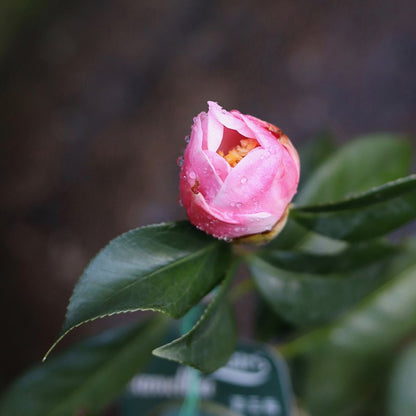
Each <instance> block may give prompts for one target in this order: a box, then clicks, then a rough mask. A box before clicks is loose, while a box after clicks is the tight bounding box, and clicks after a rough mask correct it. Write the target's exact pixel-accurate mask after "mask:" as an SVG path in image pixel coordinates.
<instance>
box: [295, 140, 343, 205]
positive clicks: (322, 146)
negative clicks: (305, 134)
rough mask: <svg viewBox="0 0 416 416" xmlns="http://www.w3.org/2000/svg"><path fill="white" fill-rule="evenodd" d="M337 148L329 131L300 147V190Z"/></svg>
mask: <svg viewBox="0 0 416 416" xmlns="http://www.w3.org/2000/svg"><path fill="white" fill-rule="evenodd" d="M335 149H336V144H335V142H334V140H333V138H332V136H331V135H330V134H329V133H328V132H323V133H321V134H319V135H318V136H317V137H315V138H314V139H312V140H310V141H309V142H307V143H306V144H305V145H303V146H302V147H301V148H300V149H299V158H300V160H301V163H302V169H301V175H300V182H299V187H298V190H299V191H300V190H301V189H303V187H304V186H305V185H306V183H307V182H308V180H309V178H310V177H311V175H312V174H313V173H314V172H315V170H316V169H318V168H319V167H320V166H321V165H322V164H323V163H324V162H325V161H326V160H327V159H328V157H329V156H330V155H331V154H332V153H333V152H334V151H335ZM295 201H296V199H295Z"/></svg>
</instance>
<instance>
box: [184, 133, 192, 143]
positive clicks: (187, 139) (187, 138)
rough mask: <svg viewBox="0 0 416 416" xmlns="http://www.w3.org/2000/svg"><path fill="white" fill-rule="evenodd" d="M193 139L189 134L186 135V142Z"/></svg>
mask: <svg viewBox="0 0 416 416" xmlns="http://www.w3.org/2000/svg"><path fill="white" fill-rule="evenodd" d="M190 140H191V136H190V135H189V134H188V135H187V136H186V137H185V142H186V143H189V141H190Z"/></svg>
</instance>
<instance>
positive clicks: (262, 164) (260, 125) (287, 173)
mask: <svg viewBox="0 0 416 416" xmlns="http://www.w3.org/2000/svg"><path fill="white" fill-rule="evenodd" d="M208 105H209V110H208V113H205V112H202V113H200V114H199V115H198V116H196V117H195V118H194V124H193V126H192V132H191V135H190V140H189V143H188V145H187V148H186V150H185V154H184V157H183V159H181V173H180V197H181V201H182V204H183V206H184V207H185V209H186V211H187V214H188V217H189V220H190V221H191V223H192V224H194V225H195V226H196V227H198V228H199V229H201V230H203V231H205V232H207V233H208V234H211V235H213V236H214V237H217V238H221V239H225V240H231V239H235V238H239V237H243V236H251V235H253V234H254V235H258V234H263V236H264V238H263V239H266V240H267V239H270V234H275V233H273V230H274V231H277V230H280V229H281V228H282V227H283V225H284V222H285V221H286V217H287V212H288V206H289V204H290V201H291V200H292V198H293V196H294V195H295V193H296V189H297V185H298V182H299V173H300V164H299V156H298V154H297V152H296V150H295V148H294V147H293V145H292V143H291V142H290V140H289V138H288V137H287V136H285V135H284V134H283V133H282V132H281V130H280V129H278V128H277V127H275V126H273V125H272V124H270V123H267V122H265V121H262V120H259V119H258V118H255V117H253V116H250V115H244V114H241V113H240V112H239V111H237V110H232V111H230V112H228V111H225V110H223V109H222V108H221V107H220V106H219V105H218V104H217V103H215V102H212V101H209V102H208ZM265 235H268V237H267V238H266V237H265ZM261 239H262V237H261V236H260V240H261Z"/></svg>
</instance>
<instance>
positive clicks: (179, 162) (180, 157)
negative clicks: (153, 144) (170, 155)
mask: <svg viewBox="0 0 416 416" xmlns="http://www.w3.org/2000/svg"><path fill="white" fill-rule="evenodd" d="M176 164H177V165H178V166H179V167H180V168H181V167H182V165H183V156H179V157H178V158H177V159H176Z"/></svg>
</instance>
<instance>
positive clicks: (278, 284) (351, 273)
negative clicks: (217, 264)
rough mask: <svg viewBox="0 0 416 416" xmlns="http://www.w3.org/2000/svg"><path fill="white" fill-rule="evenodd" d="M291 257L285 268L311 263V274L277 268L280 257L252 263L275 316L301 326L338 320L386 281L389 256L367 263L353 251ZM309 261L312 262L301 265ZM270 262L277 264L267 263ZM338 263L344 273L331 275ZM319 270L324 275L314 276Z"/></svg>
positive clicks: (262, 258)
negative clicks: (356, 260) (385, 270)
mask: <svg viewBox="0 0 416 416" xmlns="http://www.w3.org/2000/svg"><path fill="white" fill-rule="evenodd" d="M369 251H370V250H369ZM291 256H292V257H291V259H290V261H288V259H285V263H286V264H284V266H285V267H286V266H290V267H286V268H289V269H290V268H292V269H293V268H295V269H298V270H299V269H304V268H305V269H306V268H307V265H308V264H309V268H310V270H311V272H310V273H308V272H305V271H302V272H299V271H291V270H285V269H283V268H281V267H276V264H279V262H280V265H282V259H278V255H276V256H273V255H269V256H267V255H262V257H256V256H252V257H251V258H250V261H249V263H250V270H251V273H252V275H253V276H254V280H255V282H256V285H257V287H258V289H259V291H260V293H261V294H262V295H263V297H264V298H265V299H266V300H267V301H268V303H269V305H270V306H271V307H272V309H273V310H274V311H275V313H277V314H278V315H280V316H282V317H284V318H285V319H286V320H287V321H289V322H291V323H293V324H295V325H297V326H301V327H306V326H310V325H316V324H320V323H325V322H328V321H331V320H333V319H335V317H336V316H338V315H340V314H341V313H343V312H345V311H346V310H348V309H349V308H351V307H352V306H353V305H354V304H356V303H357V302H358V301H359V300H360V299H361V298H363V297H364V296H365V295H367V294H368V293H370V292H371V291H373V290H374V289H376V288H377V287H379V286H380V285H381V284H382V283H383V282H384V281H385V279H386V277H385V275H384V274H383V273H382V271H383V269H384V267H385V263H386V261H387V258H388V257H387V258H386V257H385V256H383V257H382V258H380V257H378V259H377V258H376V256H375V255H374V253H373V254H372V256H373V257H372V258H371V257H369V258H368V259H366V260H364V259H359V254H358V252H357V251H354V250H351V249H349V250H345V251H344V252H343V253H342V254H339V255H334V256H328V257H326V256H313V255H306V254H302V253H295V252H294V253H291ZM350 256H354V257H353V258H352V259H351V258H350ZM306 258H307V259H308V261H309V263H305V264H303V265H302V264H300V262H301V261H303V260H304V259H306ZM270 259H271V261H272V262H273V263H274V265H273V263H272V262H270V261H267V260H270ZM296 259H297V260H298V261H299V264H297V265H296ZM354 259H359V262H358V264H357V267H358V266H361V267H360V268H356V269H354ZM276 260H277V261H276ZM336 261H338V262H339V264H340V265H341V266H342V268H344V270H342V271H338V269H337V268H336V267H334V268H333V270H335V271H333V272H332V273H330V269H329V266H331V264H334V265H335V263H336ZM360 263H361V264H360ZM316 271H319V272H321V273H313V272H316Z"/></svg>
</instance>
